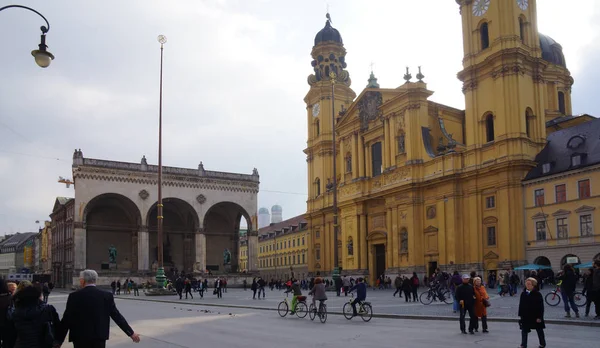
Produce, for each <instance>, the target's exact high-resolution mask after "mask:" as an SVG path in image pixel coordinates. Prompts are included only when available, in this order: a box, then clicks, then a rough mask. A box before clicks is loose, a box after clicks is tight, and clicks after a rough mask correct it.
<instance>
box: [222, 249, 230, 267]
mask: <svg viewBox="0 0 600 348" xmlns="http://www.w3.org/2000/svg"><path fill="white" fill-rule="evenodd" d="M230 264H231V252H229V249H225V250H224V251H223V265H230Z"/></svg>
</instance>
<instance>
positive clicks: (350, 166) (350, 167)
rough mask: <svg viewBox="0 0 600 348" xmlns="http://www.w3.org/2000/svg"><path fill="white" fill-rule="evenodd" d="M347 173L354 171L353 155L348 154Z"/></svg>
mask: <svg viewBox="0 0 600 348" xmlns="http://www.w3.org/2000/svg"><path fill="white" fill-rule="evenodd" d="M346 173H352V155H351V154H350V153H348V154H346Z"/></svg>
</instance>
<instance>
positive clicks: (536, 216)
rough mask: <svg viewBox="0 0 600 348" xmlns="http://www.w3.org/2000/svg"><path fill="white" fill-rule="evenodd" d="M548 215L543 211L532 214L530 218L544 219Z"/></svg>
mask: <svg viewBox="0 0 600 348" xmlns="http://www.w3.org/2000/svg"><path fill="white" fill-rule="evenodd" d="M547 217H548V214H543V213H541V212H540V213H537V214H535V215H534V216H532V217H531V218H532V219H534V220H538V219H545V218H547Z"/></svg>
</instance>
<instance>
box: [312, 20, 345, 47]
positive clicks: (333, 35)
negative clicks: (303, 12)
mask: <svg viewBox="0 0 600 348" xmlns="http://www.w3.org/2000/svg"><path fill="white" fill-rule="evenodd" d="M325 41H334V42H337V43H340V44H343V43H344V42H342V35H340V32H339V31H337V29H335V28H334V27H332V26H331V23H330V22H329V20H328V21H327V22H325V27H324V28H323V29H321V31H319V32H318V33H317V36H315V46H316V45H317V44H319V43H321V42H325Z"/></svg>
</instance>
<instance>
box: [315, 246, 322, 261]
mask: <svg viewBox="0 0 600 348" xmlns="http://www.w3.org/2000/svg"><path fill="white" fill-rule="evenodd" d="M315 259H317V260H320V259H321V248H320V247H319V248H316V249H315Z"/></svg>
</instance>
